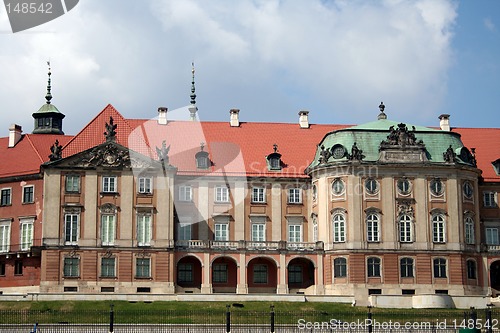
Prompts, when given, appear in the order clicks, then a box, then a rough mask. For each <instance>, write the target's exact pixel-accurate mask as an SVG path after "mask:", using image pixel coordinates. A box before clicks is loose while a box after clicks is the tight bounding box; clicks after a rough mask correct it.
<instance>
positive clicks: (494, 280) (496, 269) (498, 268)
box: [490, 260, 500, 294]
mask: <svg viewBox="0 0 500 333" xmlns="http://www.w3.org/2000/svg"><path fill="white" fill-rule="evenodd" d="M490 287H491V288H492V289H495V290H496V293H497V294H498V293H500V260H495V261H493V262H492V263H491V264H490ZM494 293H495V292H494Z"/></svg>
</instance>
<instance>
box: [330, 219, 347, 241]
mask: <svg viewBox="0 0 500 333" xmlns="http://www.w3.org/2000/svg"><path fill="white" fill-rule="evenodd" d="M345 227H346V219H345V215H344V214H342V213H335V214H333V216H332V230H333V235H332V236H333V242H334V243H344V242H345V234H346V232H345Z"/></svg>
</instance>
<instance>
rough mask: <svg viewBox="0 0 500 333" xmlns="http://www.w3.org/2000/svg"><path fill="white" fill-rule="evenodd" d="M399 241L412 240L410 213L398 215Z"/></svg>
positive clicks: (409, 241)
mask: <svg viewBox="0 0 500 333" xmlns="http://www.w3.org/2000/svg"><path fill="white" fill-rule="evenodd" d="M399 241H400V242H401V243H411V242H412V241H413V228H412V219H411V216H410V215H407V214H403V215H401V216H400V217H399Z"/></svg>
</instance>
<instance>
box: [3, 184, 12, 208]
mask: <svg viewBox="0 0 500 333" xmlns="http://www.w3.org/2000/svg"><path fill="white" fill-rule="evenodd" d="M4 192H6V193H8V201H5V202H3V198H4ZM6 196H7V195H6ZM0 200H1V201H0V206H10V205H12V188H10V187H5V188H2V189H0Z"/></svg>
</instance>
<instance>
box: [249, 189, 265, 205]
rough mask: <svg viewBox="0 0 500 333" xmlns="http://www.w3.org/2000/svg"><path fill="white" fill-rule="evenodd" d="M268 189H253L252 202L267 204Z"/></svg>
mask: <svg viewBox="0 0 500 333" xmlns="http://www.w3.org/2000/svg"><path fill="white" fill-rule="evenodd" d="M265 194H266V189H265V188H264V187H253V188H252V202H256V203H265V202H266V195H265Z"/></svg>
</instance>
